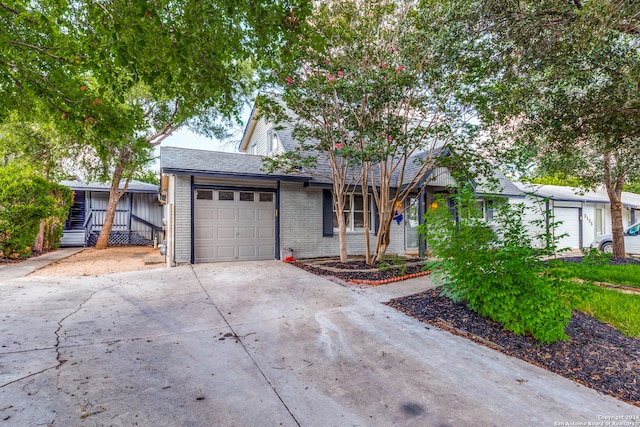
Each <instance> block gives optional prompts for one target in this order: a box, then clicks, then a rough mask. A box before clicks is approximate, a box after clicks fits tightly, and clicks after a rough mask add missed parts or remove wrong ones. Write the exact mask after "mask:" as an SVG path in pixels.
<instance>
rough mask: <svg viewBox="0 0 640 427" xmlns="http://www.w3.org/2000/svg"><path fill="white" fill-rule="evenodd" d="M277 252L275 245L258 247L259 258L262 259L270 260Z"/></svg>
mask: <svg viewBox="0 0 640 427" xmlns="http://www.w3.org/2000/svg"><path fill="white" fill-rule="evenodd" d="M274 251H275V246H274V245H261V246H258V256H259V257H261V258H268V257H272V256H273V252H274Z"/></svg>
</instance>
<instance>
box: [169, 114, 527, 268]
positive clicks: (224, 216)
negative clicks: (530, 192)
mask: <svg viewBox="0 0 640 427" xmlns="http://www.w3.org/2000/svg"><path fill="white" fill-rule="evenodd" d="M297 147H298V144H297V143H296V141H294V139H293V138H292V127H291V126H288V125H286V124H285V125H280V126H278V127H275V126H274V125H273V124H271V123H268V122H266V121H265V120H264V119H262V118H259V119H256V115H255V110H254V112H253V113H252V115H251V118H250V120H249V123H248V124H247V126H246V128H245V132H244V135H243V138H242V140H241V142H240V145H239V147H238V149H239V151H240V152H239V153H226V152H215V151H205V150H193V149H184V148H175V147H161V149H160V168H161V172H162V174H163V180H164V181H163V182H165V183H166V185H163V189H162V192H163V194H164V193H166V227H167V230H166V232H167V256H168V264H169V265H173V264H176V263H178V264H179V263H200V262H215V261H236V260H260V259H282V258H284V257H283V256H282V255H283V254H289V253H293V255H294V256H295V257H297V258H314V257H326V256H337V255H338V254H339V241H338V235H337V224H336V221H335V213H334V211H333V201H332V193H331V188H332V184H331V180H330V170H328V169H327V166H326V165H323V164H322V163H320V164H319V165H318V168H317V169H316V170H314V171H313V173H311V172H309V171H300V172H299V173H295V174H285V173H274V174H267V173H266V172H264V171H263V170H262V157H263V156H268V155H270V154H272V153H279V152H285V151H290V150H293V149H296V148H297ZM415 167H416V166H415V165H410V167H409V169H411V168H415ZM407 176H411V170H409V172H408V174H407ZM428 178H429V179H428V182H426V187H425V191H421V192H418V191H416V194H415V196H414V197H410V198H408V199H407V200H406V204H405V206H404V211H405V212H404V215H403V219H402V220H400V221H397V222H396V221H394V222H393V223H392V228H391V245H390V246H389V248H388V249H387V252H388V253H395V254H406V253H417V252H418V250H419V249H420V248H419V246H420V244H421V242H420V239H419V238H418V233H417V228H416V227H417V226H418V224H419V223H420V222H421V221H422V217H423V214H424V212H425V209H426V207H427V206H428V205H429V203H431V202H432V200H433V197H434V195H435V194H437V193H442V192H448V191H449V190H448V186H450V185H451V184H453V182H454V181H453V179H452V177H451V176H450V174H449V173H448V171H447V170H446V169H444V168H437V169H436V170H434V171H433V172H432V174H431V176H430V177H428ZM503 178H504V177H503ZM505 180H506V179H505ZM509 184H510V183H509ZM509 189H510V190H511V193H513V194H514V195H521V194H522V193H521V191H520V190H518V189H517V188H515V187H513V186H512V185H510V187H509ZM511 193H509V194H505V197H507V196H509V195H510V194H511ZM368 203H370V206H371V208H370V209H369V212H370V215H371V218H370V221H369V224H371V228H372V229H371V231H372V233H375V231H376V226H375V223H376V218H377V215H375V212H374V206H375V204H374V203H372V201H368ZM348 205H349V207H348V212H347V251H348V253H349V254H350V255H361V254H363V252H364V247H365V246H364V245H365V242H364V229H363V222H364V217H363V215H364V213H363V200H362V196H361V195H359V194H357V193H356V194H354V195H353V196H352V197H350V199H349V201H348ZM371 245H372V248H373V245H375V238H373V237H372V239H371ZM422 249H424V248H422Z"/></svg>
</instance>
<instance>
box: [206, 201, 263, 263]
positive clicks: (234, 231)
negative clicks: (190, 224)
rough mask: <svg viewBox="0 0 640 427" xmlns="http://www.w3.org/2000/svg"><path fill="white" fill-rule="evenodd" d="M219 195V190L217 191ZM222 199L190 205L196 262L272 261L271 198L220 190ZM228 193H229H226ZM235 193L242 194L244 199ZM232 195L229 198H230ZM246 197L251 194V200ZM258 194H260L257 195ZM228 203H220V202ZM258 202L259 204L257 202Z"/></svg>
mask: <svg viewBox="0 0 640 427" xmlns="http://www.w3.org/2000/svg"><path fill="white" fill-rule="evenodd" d="M221 192H222V191H221ZM224 193H225V194H224V195H225V197H224V198H221V197H219V196H218V195H216V192H214V194H213V196H212V197H213V200H210V199H197V198H196V200H195V206H194V231H195V232H194V250H195V254H194V255H195V261H196V262H215V261H234V260H252V259H273V257H274V254H275V197H273V196H274V195H273V193H268V194H267V193H265V194H267V196H271V197H266V196H265V197H263V198H262V199H264V200H262V199H261V198H260V197H262V196H260V197H256V196H255V194H256V193H255V192H252V191H231V190H229V191H226V190H225V191H224ZM227 193H229V194H227ZM239 193H243V194H244V196H243V197H244V198H243V197H240V196H241V195H240V194H239ZM232 195H233V196H234V197H233V198H232V197H231V196H232ZM249 195H254V200H255V201H251V197H249ZM260 195H262V193H260ZM225 198H226V199H228V200H224V199H225ZM260 200H262V201H260Z"/></svg>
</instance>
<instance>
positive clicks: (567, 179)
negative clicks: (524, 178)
mask: <svg viewBox="0 0 640 427" xmlns="http://www.w3.org/2000/svg"><path fill="white" fill-rule="evenodd" d="M529 182H531V183H532V184H542V185H562V186H565V187H579V186H580V180H579V179H577V178H574V177H572V176H564V175H562V174H560V173H556V174H554V175H546V176H540V177H535V178H531V179H530V180H529Z"/></svg>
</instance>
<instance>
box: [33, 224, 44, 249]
mask: <svg viewBox="0 0 640 427" xmlns="http://www.w3.org/2000/svg"><path fill="white" fill-rule="evenodd" d="M46 222H47V220H46V218H43V219H41V220H40V231H38V235H37V236H36V241H35V242H34V243H33V251H34V252H38V253H40V252H42V251H43V249H44V228H45V223H46Z"/></svg>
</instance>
